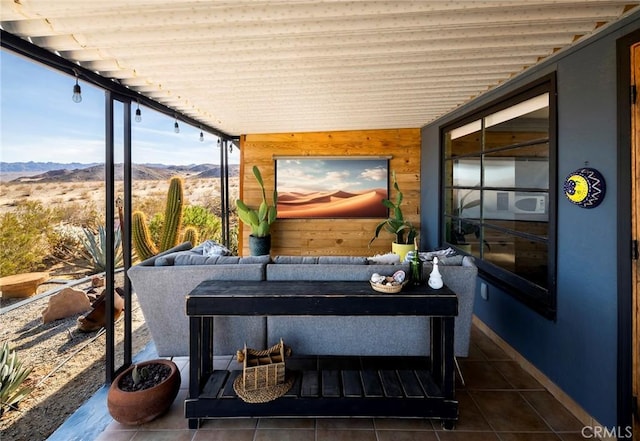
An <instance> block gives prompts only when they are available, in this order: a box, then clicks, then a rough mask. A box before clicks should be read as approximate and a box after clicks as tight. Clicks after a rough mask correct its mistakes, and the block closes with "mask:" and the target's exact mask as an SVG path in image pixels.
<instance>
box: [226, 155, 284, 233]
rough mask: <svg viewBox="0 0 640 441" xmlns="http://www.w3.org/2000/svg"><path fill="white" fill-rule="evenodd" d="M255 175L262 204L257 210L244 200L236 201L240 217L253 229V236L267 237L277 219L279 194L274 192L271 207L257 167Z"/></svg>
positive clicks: (255, 167)
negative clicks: (260, 192)
mask: <svg viewBox="0 0 640 441" xmlns="http://www.w3.org/2000/svg"><path fill="white" fill-rule="evenodd" d="M253 175H254V176H255V177H256V181H258V185H260V190H261V191H262V202H261V203H260V206H259V207H258V208H257V209H253V208H249V207H248V206H247V205H246V204H245V203H244V202H243V201H242V200H240V199H238V200H236V207H237V209H238V217H239V218H240V220H241V221H242V222H244V223H245V224H246V225H248V226H249V227H250V228H251V234H252V235H253V236H255V237H266V236H268V235H269V233H270V231H271V224H272V223H274V222H275V221H276V217H277V214H278V212H277V201H278V192H277V191H276V190H273V202H272V204H271V205H269V203H268V202H267V194H266V192H265V190H264V181H263V180H262V174H261V173H260V169H259V168H258V167H257V166H255V165H254V166H253Z"/></svg>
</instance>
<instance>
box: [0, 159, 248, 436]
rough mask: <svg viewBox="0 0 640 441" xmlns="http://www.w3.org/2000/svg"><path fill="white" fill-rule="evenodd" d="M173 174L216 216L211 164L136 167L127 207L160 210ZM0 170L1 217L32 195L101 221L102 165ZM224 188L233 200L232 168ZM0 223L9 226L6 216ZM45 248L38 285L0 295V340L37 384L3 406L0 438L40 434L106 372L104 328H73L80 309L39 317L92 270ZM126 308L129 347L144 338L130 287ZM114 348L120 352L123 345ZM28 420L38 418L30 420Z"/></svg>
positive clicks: (72, 219) (119, 186)
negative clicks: (22, 294) (24, 295)
mask: <svg viewBox="0 0 640 441" xmlns="http://www.w3.org/2000/svg"><path fill="white" fill-rule="evenodd" d="M175 175H180V176H182V177H183V178H184V193H185V199H186V201H185V204H188V205H198V206H201V207H205V208H206V209H207V210H208V211H210V212H211V213H213V214H214V215H216V216H219V215H220V214H221V213H220V179H219V177H218V176H215V170H213V171H212V169H211V167H202V166H199V167H190V168H188V169H183V168H177V169H176V168H158V169H154V168H153V167H144V168H139V169H137V170H134V178H133V184H132V196H133V209H134V210H136V209H140V210H143V211H144V212H145V213H148V215H149V216H152V215H153V214H154V213H159V212H162V210H163V209H164V204H165V199H166V194H167V190H168V186H169V179H170V177H172V176H175ZM0 177H1V181H0V219H4V218H5V216H6V215H10V214H13V213H16V212H17V211H19V210H20V207H23V206H24V204H26V203H38V204H41V206H42V209H45V210H49V209H50V210H51V211H55V213H56V215H55V222H57V223H60V224H65V227H74V228H80V227H84V226H95V225H92V224H95V223H99V222H104V211H105V206H106V201H105V196H104V182H103V179H104V169H103V167H100V166H98V167H90V168H88V169H83V170H78V171H75V172H74V171H73V170H53V171H49V172H45V173H35V172H31V173H30V172H24V171H20V172H5V171H4V169H3V171H2V173H1V174H0ZM116 178H118V169H116ZM123 190H124V189H123V183H122V181H121V180H120V181H117V182H116V195H117V196H121V195H122V194H123ZM229 190H230V200H231V201H234V200H235V199H236V198H237V197H238V177H237V173H236V175H235V176H233V177H231V178H230V184H229ZM232 205H233V204H232ZM47 213H48V211H47ZM232 222H233V221H232ZM57 226H59V225H57ZM232 226H233V223H232ZM3 228H4V230H6V229H7V227H6V224H3ZM25 228H26V227H25ZM16 229H17V230H19V229H21V227H20V226H18V227H15V228H14V230H16ZM4 230H3V236H2V237H3V239H2V240H3V241H6V240H7V239H6V238H7V237H11V236H10V235H5V234H4V233H5V232H6V231H4ZM9 233H11V232H9ZM8 245H9V244H7V243H3V244H2V246H3V248H8ZM50 251H51V252H52V255H51V256H44V259H43V261H42V263H41V267H38V268H37V270H38V271H47V272H49V275H50V280H49V282H47V283H45V284H43V285H41V286H40V287H39V288H38V292H37V294H36V295H35V296H33V297H32V298H30V299H28V300H27V301H23V300H22V299H5V298H1V297H0V321H1V322H2V328H1V329H0V343H3V342H5V341H7V342H9V345H10V347H12V348H13V349H15V350H16V353H17V355H18V358H19V359H20V360H21V361H22V362H23V364H24V365H25V367H29V368H31V369H33V370H32V372H31V374H30V375H29V377H28V379H27V380H26V382H25V384H26V385H27V386H30V387H34V388H35V389H34V390H33V391H32V392H31V393H30V394H29V395H28V396H27V397H26V398H25V399H23V400H22V401H21V402H20V405H19V410H14V411H7V412H4V414H3V415H2V416H1V417H0V433H2V439H3V440H4V439H5V438H6V439H7V440H30V441H32V440H46V439H47V438H48V437H49V435H50V434H51V433H53V431H54V430H55V429H56V428H57V427H58V426H60V425H61V424H62V423H63V422H64V420H65V419H66V418H67V417H68V416H69V415H70V414H71V413H73V412H74V411H75V410H76V409H77V408H78V407H79V406H81V405H82V404H83V403H84V402H85V401H86V400H87V399H88V398H89V397H90V396H91V395H93V394H94V393H95V391H96V390H97V389H98V388H99V387H101V386H102V384H103V383H104V380H105V369H104V364H105V335H104V328H102V329H101V330H98V331H96V332H89V333H82V332H79V331H78V329H77V326H76V321H77V319H78V317H79V314H75V315H72V316H70V317H68V318H65V319H60V320H56V321H54V322H50V323H46V324H45V323H43V320H42V311H43V310H44V309H45V308H46V307H47V305H48V300H49V297H50V296H51V295H54V294H55V293H56V292H57V291H58V290H59V289H61V288H62V287H64V284H65V283H74V282H73V281H75V280H82V279H86V278H87V277H89V276H91V275H92V273H91V271H90V270H87V269H86V268H85V267H84V266H83V265H81V264H80V263H82V262H77V259H78V256H75V255H72V254H60V255H53V254H56V253H55V250H50ZM0 254H2V256H5V254H3V253H0ZM34 270H36V269H34ZM4 275H5V274H0V276H4ZM122 283H123V273H122V272H119V273H118V274H117V276H116V286H122ZM74 288H76V289H82V290H87V289H89V288H90V283H89V284H87V282H85V283H80V284H78V285H76V286H75V287H74ZM129 314H131V317H132V321H133V334H134V335H133V344H134V348H133V352H134V354H135V353H136V352H138V351H139V350H141V349H142V348H143V347H144V346H145V345H146V344H147V343H148V342H149V341H150V336H149V333H148V330H147V328H146V325H145V323H144V316H143V315H142V312H141V310H140V309H139V307H138V305H137V300H136V298H135V295H134V296H133V308H132V311H129ZM122 338H123V323H122V319H120V320H119V321H118V322H117V323H116V343H117V344H118V346H120V344H121V341H122ZM116 353H121V348H119V349H117V350H116ZM34 421H38V423H37V424H34Z"/></svg>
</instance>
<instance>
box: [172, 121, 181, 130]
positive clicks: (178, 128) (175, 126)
mask: <svg viewBox="0 0 640 441" xmlns="http://www.w3.org/2000/svg"><path fill="white" fill-rule="evenodd" d="M173 131H174V132H176V133H180V126H179V125H178V119H177V118H176V122H175V123H174V124H173Z"/></svg>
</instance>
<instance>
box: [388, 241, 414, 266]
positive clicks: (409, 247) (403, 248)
mask: <svg viewBox="0 0 640 441" xmlns="http://www.w3.org/2000/svg"><path fill="white" fill-rule="evenodd" d="M415 248H416V246H415V245H414V244H412V243H396V242H393V243H392V244H391V251H392V252H393V253H395V254H397V255H398V256H400V262H404V258H405V257H406V256H407V253H408V252H409V251H413V250H415Z"/></svg>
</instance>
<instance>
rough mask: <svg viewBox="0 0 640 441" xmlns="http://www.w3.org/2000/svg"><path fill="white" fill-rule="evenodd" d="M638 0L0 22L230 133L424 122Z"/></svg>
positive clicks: (166, 12) (141, 13)
mask: <svg viewBox="0 0 640 441" xmlns="http://www.w3.org/2000/svg"><path fill="white" fill-rule="evenodd" d="M639 4H640V2H639V1H629V0H620V1H617V0H536V1H522V0H510V1H509V0H508V1H498V0H496V1H473V2H471V1H451V2H444V1H402V2H398V1H360V2H358V1H325V2H317V1H299V0H291V1H252V0H234V1H198V0H138V1H132V0H109V1H73V0H62V1H50V0H0V25H1V27H2V29H3V30H4V31H6V32H9V33H11V34H13V35H15V36H18V37H20V38H23V39H26V40H28V41H30V42H31V43H33V44H34V45H36V46H38V47H40V48H44V49H46V50H48V51H50V52H52V53H55V54H57V55H59V56H60V57H62V58H64V59H66V60H69V61H71V62H73V63H75V64H77V65H79V66H81V67H83V68H84V69H86V71H87V72H89V71H90V72H94V73H95V74H97V75H99V76H101V77H104V78H106V79H110V80H113V81H114V82H116V83H117V84H119V85H121V86H122V87H125V88H127V89H128V90H131V91H132V92H135V93H139V94H141V95H143V96H146V97H148V98H150V99H152V100H155V101H157V102H158V103H161V104H162V105H164V106H166V107H167V108H170V109H174V110H175V111H176V112H178V113H180V114H183V115H186V116H188V117H190V118H192V119H193V120H194V121H196V122H200V123H201V124H203V125H206V126H207V127H211V128H216V129H218V130H220V131H221V132H223V133H226V134H230V135H234V136H237V135H240V134H244V133H265V132H292V131H325V130H351V129H382V128H399V127H405V128H409V127H421V126H423V125H425V124H427V123H429V122H430V121H433V120H435V119H437V118H439V117H441V116H443V115H444V114H446V113H448V112H450V111H452V110H454V109H456V108H457V107H459V106H461V105H463V104H465V103H467V102H469V101H470V100H472V99H473V98H476V97H478V96H480V95H482V94H484V93H486V92H487V91H489V90H492V89H494V88H496V87H497V86H499V85H500V84H503V83H504V82H506V81H508V80H509V79H511V78H513V77H514V76H517V75H519V74H521V73H522V72H524V71H526V70H527V69H528V68H530V67H532V66H534V65H536V64H537V63H540V62H541V61H542V60H545V59H546V58H547V57H549V56H550V55H552V54H554V53H556V52H558V51H562V50H566V49H567V48H569V47H571V46H572V45H575V44H577V43H579V42H581V41H583V40H585V39H587V38H589V37H590V36H592V35H594V33H597V32H598V31H599V30H601V29H603V28H605V27H606V26H608V25H609V24H611V23H613V22H615V21H617V20H619V19H621V18H622V17H624V16H626V15H627V14H630V13H632V11H634V10H637V8H638V5H639ZM594 62H597V60H594ZM80 80H81V81H82V78H81V79H80Z"/></svg>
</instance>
